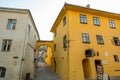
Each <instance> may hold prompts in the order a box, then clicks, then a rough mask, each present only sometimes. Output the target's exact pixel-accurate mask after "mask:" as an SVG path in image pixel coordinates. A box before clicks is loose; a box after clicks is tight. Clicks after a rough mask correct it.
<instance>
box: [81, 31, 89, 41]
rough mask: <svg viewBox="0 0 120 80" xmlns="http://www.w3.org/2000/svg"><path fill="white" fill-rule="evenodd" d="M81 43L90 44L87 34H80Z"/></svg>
mask: <svg viewBox="0 0 120 80" xmlns="http://www.w3.org/2000/svg"><path fill="white" fill-rule="evenodd" d="M82 41H83V42H84V43H90V40H89V35H88V34H87V33H82Z"/></svg>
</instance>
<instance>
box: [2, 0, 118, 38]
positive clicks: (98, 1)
mask: <svg viewBox="0 0 120 80" xmlns="http://www.w3.org/2000/svg"><path fill="white" fill-rule="evenodd" d="M65 2H66V3H69V4H73V5H79V6H84V7H85V6H86V5H87V4H90V8H93V9H98V10H103V11H108V12H113V13H118V14H120V9H119V8H120V0H0V7H7V8H18V9H29V10H30V11H31V13H32V16H33V19H34V22H35V24H36V27H37V29H38V32H39V35H40V39H41V40H52V39H53V34H52V33H51V32H50V29H51V28H52V25H53V24H54V22H55V20H56V18H57V16H58V14H59V12H60V11H61V9H62V7H63V6H64V4H65Z"/></svg>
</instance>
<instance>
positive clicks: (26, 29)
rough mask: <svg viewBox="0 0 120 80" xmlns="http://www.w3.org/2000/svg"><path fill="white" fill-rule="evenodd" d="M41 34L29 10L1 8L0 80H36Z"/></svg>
mask: <svg viewBox="0 0 120 80" xmlns="http://www.w3.org/2000/svg"><path fill="white" fill-rule="evenodd" d="M37 40H39V34H38V31H37V29H36V26H35V23H34V20H33V18H32V15H31V13H30V11H29V10H25V9H13V8H0V80H25V78H26V75H27V77H28V78H29V76H30V79H31V80H33V79H34V54H35V44H36V41H37Z"/></svg>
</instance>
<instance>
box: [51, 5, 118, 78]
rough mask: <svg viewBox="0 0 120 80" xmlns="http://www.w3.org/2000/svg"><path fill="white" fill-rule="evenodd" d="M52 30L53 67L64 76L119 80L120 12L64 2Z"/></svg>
mask: <svg viewBox="0 0 120 80" xmlns="http://www.w3.org/2000/svg"><path fill="white" fill-rule="evenodd" d="M51 32H53V33H54V53H53V56H52V67H54V70H55V71H56V72H57V73H58V74H59V75H60V76H61V77H62V78H63V79H64V80H96V79H99V80H102V78H104V77H105V76H109V77H110V78H111V80H120V62H119V58H120V42H119V38H120V14H116V13H111V12H105V11H100V10H95V9H91V8H89V6H87V7H81V6H76V5H71V4H65V5H64V7H63V8H62V10H61V12H60V13H59V15H58V17H57V19H56V21H55V23H54V24H53V26H52V29H51ZM103 76H104V77H103Z"/></svg>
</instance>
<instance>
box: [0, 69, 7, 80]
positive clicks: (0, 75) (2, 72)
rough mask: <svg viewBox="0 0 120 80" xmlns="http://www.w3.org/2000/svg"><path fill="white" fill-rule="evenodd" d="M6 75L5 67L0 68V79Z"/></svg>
mask: <svg viewBox="0 0 120 80" xmlns="http://www.w3.org/2000/svg"><path fill="white" fill-rule="evenodd" d="M5 73H6V68H5V67H0V78H3V77H5Z"/></svg>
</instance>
